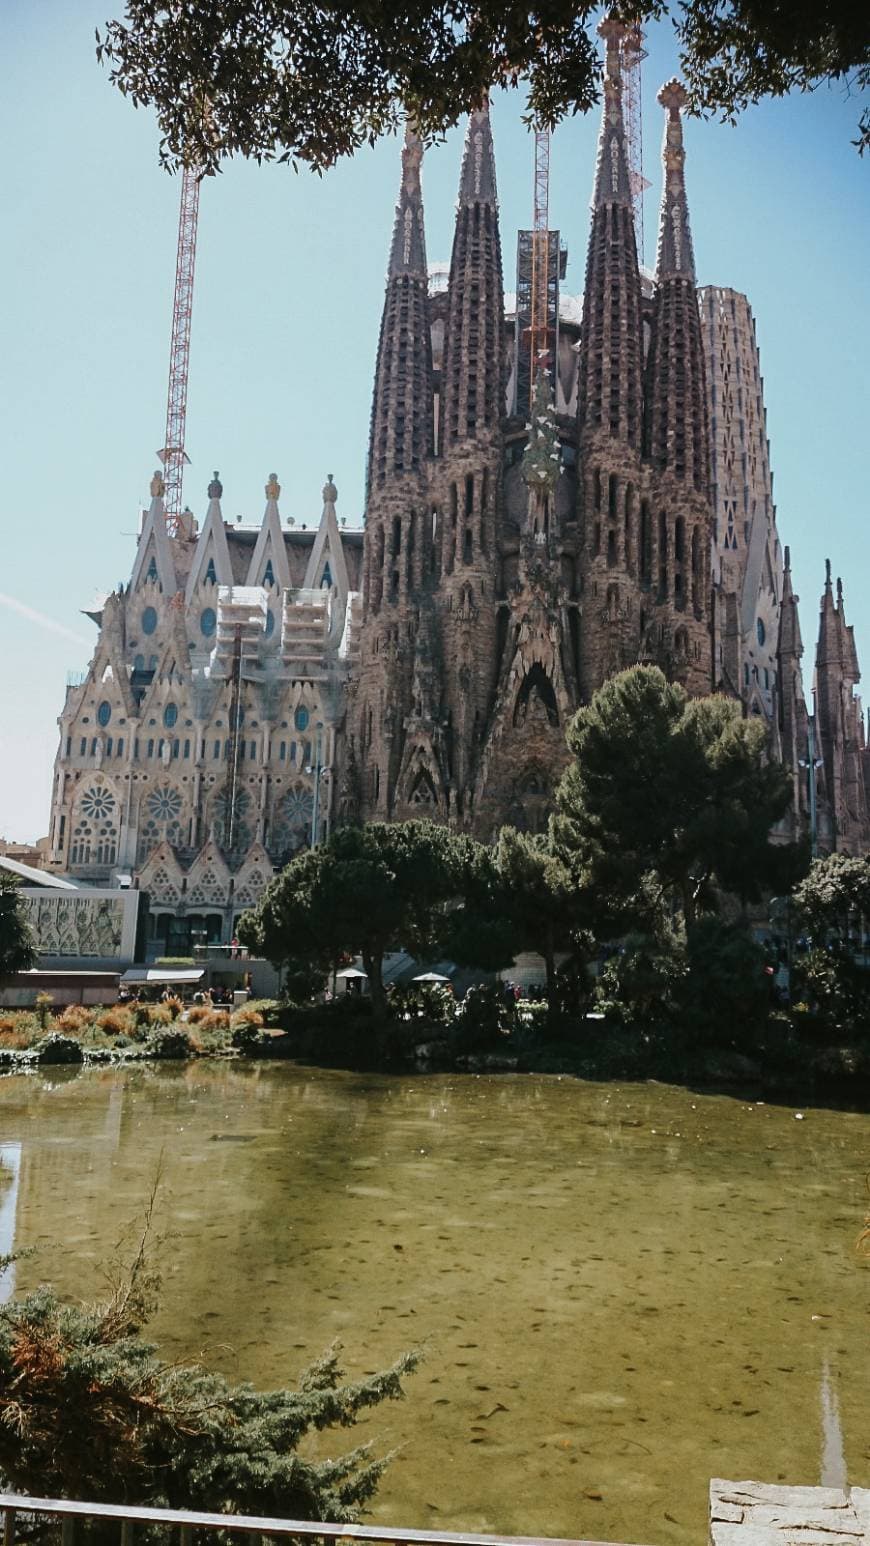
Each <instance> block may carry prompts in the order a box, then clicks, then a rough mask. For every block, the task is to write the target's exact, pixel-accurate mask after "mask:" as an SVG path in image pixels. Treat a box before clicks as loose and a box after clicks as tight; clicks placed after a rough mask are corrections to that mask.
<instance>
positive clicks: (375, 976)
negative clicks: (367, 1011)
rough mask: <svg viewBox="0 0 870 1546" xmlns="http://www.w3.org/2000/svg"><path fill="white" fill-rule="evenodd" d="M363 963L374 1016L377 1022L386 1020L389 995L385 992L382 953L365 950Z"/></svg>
mask: <svg viewBox="0 0 870 1546" xmlns="http://www.w3.org/2000/svg"><path fill="white" fill-rule="evenodd" d="M362 962H363V966H364V967H365V971H366V976H367V977H368V980H369V993H370V995H371V1000H372V1014H373V1015H374V1018H375V1019H376V1020H385V1019H386V1017H387V995H386V993H385V992H384V978H383V963H384V958H383V956H382V955H381V954H380V953H375V952H373V951H369V950H364V951H363V953H362Z"/></svg>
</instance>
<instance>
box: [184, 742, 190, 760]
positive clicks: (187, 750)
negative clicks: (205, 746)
mask: <svg viewBox="0 0 870 1546" xmlns="http://www.w3.org/2000/svg"><path fill="white" fill-rule="evenodd" d="M184 755H185V757H189V756H190V742H189V741H185V743H184Z"/></svg>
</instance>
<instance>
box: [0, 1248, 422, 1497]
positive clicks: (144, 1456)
mask: <svg viewBox="0 0 870 1546" xmlns="http://www.w3.org/2000/svg"><path fill="white" fill-rule="evenodd" d="M9 1260H10V1258H8V1257H7V1258H5V1259H4V1258H0V1274H2V1270H3V1268H4V1267H5V1266H6V1265H8V1262H9ZM156 1287H157V1283H156V1279H155V1278H153V1277H152V1276H151V1275H150V1274H149V1272H148V1270H147V1267H146V1265H145V1258H144V1256H143V1255H142V1253H141V1252H140V1256H139V1257H138V1258H137V1262H136V1264H135V1265H134V1268H133V1270H132V1272H131V1273H130V1274H129V1277H128V1278H127V1279H126V1281H124V1282H122V1283H121V1284H120V1285H119V1286H118V1287H117V1289H116V1290H115V1292H114V1293H113V1294H112V1297H111V1298H110V1299H109V1301H108V1302H107V1303H105V1304H99V1305H77V1304H64V1303H62V1302H61V1300H59V1299H58V1298H57V1296H56V1295H55V1294H54V1293H53V1292H52V1290H51V1289H49V1288H40V1289H38V1290H37V1291H36V1292H35V1293H31V1294H27V1295H24V1296H22V1297H20V1298H17V1299H13V1300H11V1301H10V1302H9V1303H8V1304H4V1305H3V1306H0V1479H2V1483H3V1486H4V1488H5V1489H7V1490H9V1491H13V1492H20V1493H29V1494H31V1495H37V1496H39V1495H42V1496H48V1497H57V1498H69V1497H72V1498H82V1497H85V1498H88V1499H91V1500H93V1501H94V1502H95V1503H128V1504H139V1505H147V1506H155V1507H168V1508H174V1509H197V1510H208V1511H213V1512H217V1513H221V1512H226V1513H242V1514H257V1515H263V1516H270V1517H272V1518H276V1517H284V1518H290V1519H324V1520H335V1521H339V1522H345V1521H348V1522H350V1521H353V1520H355V1519H357V1518H358V1517H359V1512H360V1509H361V1508H362V1506H363V1505H364V1504H365V1503H366V1502H367V1501H368V1499H369V1498H371V1497H372V1495H373V1493H374V1492H375V1489H376V1487H377V1484H378V1480H379V1478H380V1476H381V1474H382V1472H383V1469H384V1466H385V1464H386V1460H385V1459H377V1458H373V1457H372V1456H371V1455H370V1453H369V1451H368V1446H363V1447H361V1448H356V1449H352V1450H350V1451H349V1452H347V1453H345V1454H343V1455H339V1456H337V1457H336V1458H335V1459H325V1460H314V1459H311V1458H309V1457H308V1456H305V1455H301V1454H300V1453H299V1446H300V1444H301V1443H302V1442H303V1440H304V1439H305V1438H306V1436H307V1435H309V1434H311V1433H315V1432H319V1431H322V1430H324V1429H328V1428H334V1427H352V1426H353V1424H354V1423H355V1422H356V1419H357V1417H358V1416H359V1414H360V1413H361V1412H363V1411H364V1410H365V1409H366V1408H368V1407H372V1406H377V1405H378V1404H379V1403H380V1402H381V1401H384V1400H387V1399H395V1398H398V1397H400V1396H401V1395H402V1394H403V1392H402V1385H401V1379H402V1376H403V1375H404V1374H407V1373H410V1372H411V1370H412V1369H413V1368H414V1367H415V1364H416V1358H415V1357H414V1355H406V1356H405V1357H403V1358H401V1359H399V1361H398V1362H397V1363H396V1364H395V1365H394V1366H393V1367H392V1368H391V1369H387V1370H385V1371H384V1372H382V1373H379V1374H373V1375H369V1376H367V1377H365V1378H364V1379H362V1380H359V1381H356V1382H352V1383H346V1382H345V1380H344V1376H343V1374H342V1371H341V1369H340V1368H339V1363H338V1349H336V1348H333V1349H331V1350H330V1352H328V1353H327V1354H326V1355H325V1356H324V1357H323V1358H322V1359H321V1360H320V1361H319V1362H318V1363H315V1364H314V1365H313V1366H312V1367H311V1368H310V1369H309V1370H308V1371H307V1372H306V1373H305V1374H304V1375H303V1376H302V1378H301V1379H300V1381H299V1385H298V1388H297V1389H295V1390H291V1389H281V1390H274V1391H269V1392H261V1391H258V1390H255V1389H254V1388H253V1386H251V1385H246V1384H243V1385H232V1384H230V1383H229V1382H228V1381H227V1380H226V1379H224V1378H223V1376H222V1375H220V1374H212V1373H210V1372H209V1371H207V1370H205V1369H203V1368H202V1367H201V1366H200V1365H198V1364H188V1365H185V1364H179V1363H177V1362H172V1363H167V1362H165V1361H164V1360H163V1359H162V1358H161V1357H160V1356H159V1354H158V1352H157V1351H156V1349H155V1348H154V1347H153V1346H152V1345H151V1344H150V1343H149V1342H147V1341H146V1340H144V1338H143V1337H142V1334H141V1333H142V1328H143V1326H144V1324H145V1323H146V1322H147V1320H148V1319H149V1317H150V1315H151V1313H152V1311H153V1309H154V1307H155V1291H156Z"/></svg>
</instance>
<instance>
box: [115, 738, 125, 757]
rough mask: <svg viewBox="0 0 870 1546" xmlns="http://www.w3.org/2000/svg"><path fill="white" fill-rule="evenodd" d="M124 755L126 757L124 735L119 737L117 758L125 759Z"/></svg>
mask: <svg viewBox="0 0 870 1546" xmlns="http://www.w3.org/2000/svg"><path fill="white" fill-rule="evenodd" d="M123 755H124V737H123V736H122V735H119V736H118V750H117V753H116V756H118V757H123Z"/></svg>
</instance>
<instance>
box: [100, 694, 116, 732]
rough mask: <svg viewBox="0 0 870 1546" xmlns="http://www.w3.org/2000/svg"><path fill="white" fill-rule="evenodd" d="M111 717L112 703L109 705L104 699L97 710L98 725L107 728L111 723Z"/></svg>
mask: <svg viewBox="0 0 870 1546" xmlns="http://www.w3.org/2000/svg"><path fill="white" fill-rule="evenodd" d="M111 717H112V705H111V703H107V702H106V700H105V698H104V699H103V701H102V703H101V704H100V706H99V708H98V709H97V724H99V725H103V726H104V727H105V726H106V725H107V724H108V723H109V720H110V719H111Z"/></svg>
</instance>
